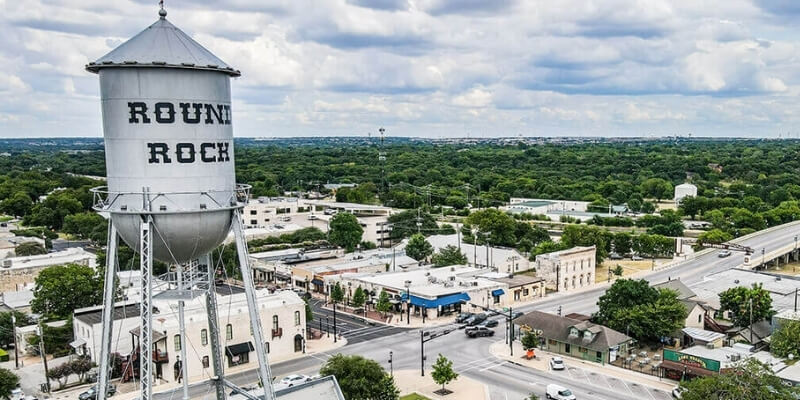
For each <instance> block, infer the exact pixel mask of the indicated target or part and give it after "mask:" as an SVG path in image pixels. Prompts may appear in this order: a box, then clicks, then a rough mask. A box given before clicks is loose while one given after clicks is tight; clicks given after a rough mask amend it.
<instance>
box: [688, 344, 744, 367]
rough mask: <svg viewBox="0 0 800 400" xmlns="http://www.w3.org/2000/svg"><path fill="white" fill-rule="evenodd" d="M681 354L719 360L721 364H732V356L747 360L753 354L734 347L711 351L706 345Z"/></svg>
mask: <svg viewBox="0 0 800 400" xmlns="http://www.w3.org/2000/svg"><path fill="white" fill-rule="evenodd" d="M679 352H680V353H683V354H688V355H690V356H696V357H702V358H707V359H709V360H717V361H719V362H720V363H730V362H731V359H730V356H731V355H740V356H742V358H746V357H749V356H750V355H752V354H753V353H750V352H746V351H739V350H736V349H734V348H733V347H717V348H714V349H709V348H707V347H706V346H705V345H702V346H701V345H697V346H692V347H689V348H686V349H683V350H679Z"/></svg>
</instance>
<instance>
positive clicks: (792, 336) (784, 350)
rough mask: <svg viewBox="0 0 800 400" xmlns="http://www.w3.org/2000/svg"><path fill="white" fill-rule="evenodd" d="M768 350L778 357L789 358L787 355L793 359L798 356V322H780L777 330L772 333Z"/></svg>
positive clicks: (799, 326) (799, 325)
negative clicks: (792, 356)
mask: <svg viewBox="0 0 800 400" xmlns="http://www.w3.org/2000/svg"><path fill="white" fill-rule="evenodd" d="M769 349H770V352H772V354H775V355H776V356H778V357H789V354H792V355H794V357H795V358H797V357H798V356H800V321H797V320H785V321H781V324H780V326H779V327H778V329H776V330H775V332H773V333H772V337H771V339H770V342H769Z"/></svg>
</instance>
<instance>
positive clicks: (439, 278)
mask: <svg viewBox="0 0 800 400" xmlns="http://www.w3.org/2000/svg"><path fill="white" fill-rule="evenodd" d="M483 271H484V270H482V269H478V268H472V267H467V266H461V265H459V266H451V267H442V268H432V267H428V268H421V269H415V270H410V271H398V272H382V273H378V274H356V275H349V276H348V275H345V277H346V278H347V279H351V280H359V281H362V282H366V283H371V284H373V285H379V286H384V287H389V288H392V289H395V290H397V291H398V292H402V291H405V290H406V286H405V282H406V281H411V289H410V290H411V294H412V295H415V296H423V297H431V298H432V297H439V296H443V295H448V294H454V293H463V292H467V291H472V290H480V289H495V288H501V287H503V286H505V285H503V284H501V283H499V282H494V281H491V280H489V279H484V278H479V277H477V275H478V274H479V273H480V272H483ZM451 277H454V278H455V280H453V281H451ZM434 278H435V279H436V282H435V283H434V282H432V281H431V280H432V279H434ZM473 282H474V283H473ZM451 283H452V284H451ZM467 283H468V286H465V284H467Z"/></svg>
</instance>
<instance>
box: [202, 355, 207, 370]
mask: <svg viewBox="0 0 800 400" xmlns="http://www.w3.org/2000/svg"><path fill="white" fill-rule="evenodd" d="M203 368H208V356H203Z"/></svg>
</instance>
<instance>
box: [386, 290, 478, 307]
mask: <svg viewBox="0 0 800 400" xmlns="http://www.w3.org/2000/svg"><path fill="white" fill-rule="evenodd" d="M401 300H402V301H408V295H406V294H405V293H403V295H402V296H401ZM468 301H469V295H468V294H466V293H456V294H450V295H447V296H442V297H438V298H436V299H435V300H429V299H426V298H423V297H417V296H414V295H413V294H412V295H411V304H412V305H415V306H417V307H425V308H437V307H439V306H449V305H451V304H456V303H461V302H468Z"/></svg>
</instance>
